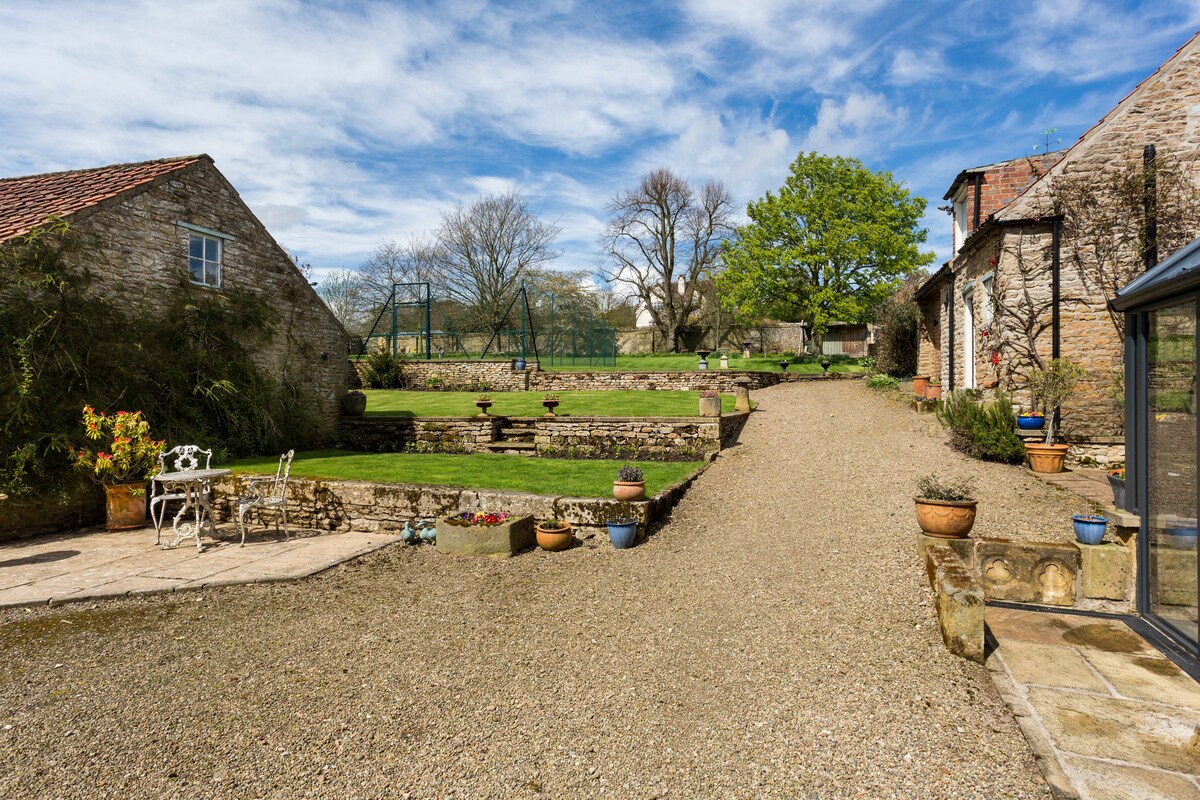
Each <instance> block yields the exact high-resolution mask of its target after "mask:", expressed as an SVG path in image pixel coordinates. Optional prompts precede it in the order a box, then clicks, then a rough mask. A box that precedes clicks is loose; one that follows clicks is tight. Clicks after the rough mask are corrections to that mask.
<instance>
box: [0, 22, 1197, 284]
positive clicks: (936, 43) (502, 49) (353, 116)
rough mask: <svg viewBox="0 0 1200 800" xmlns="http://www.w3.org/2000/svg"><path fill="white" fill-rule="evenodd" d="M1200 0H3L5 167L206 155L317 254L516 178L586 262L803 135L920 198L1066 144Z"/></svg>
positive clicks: (1124, 88) (942, 231)
mask: <svg viewBox="0 0 1200 800" xmlns="http://www.w3.org/2000/svg"><path fill="white" fill-rule="evenodd" d="M1197 28H1200V2H1175V1H1173V0H1162V1H1161V2H1155V3H1146V4H1144V5H1142V4H1135V3H1118V2H1089V0H1052V1H1050V2H1043V1H1042V0H1032V1H1031V2H1015V3H1003V4H1002V3H995V2H990V1H989V2H974V1H973V0H964V1H960V2H949V3H937V2H922V3H913V2H887V1H886V0H865V1H862V2H859V1H856V0H849V1H847V2H834V0H808V2H785V0H759V1H758V2H756V1H755V0H740V2H734V1H733V0H682V1H681V2H675V3H668V2H653V0H644V1H643V2H634V3H626V2H605V3H595V2H593V3H584V2H569V1H568V0H560V1H558V2H556V1H554V0H547V2H530V3H486V2H437V3H422V2H377V3H353V2H307V3H305V2H295V1H292V0H223V1H218V2H203V0H197V2H194V3H188V4H180V3H176V2H130V1H126V2H103V0H87V1H86V2H76V1H75V0H56V2H54V3H49V2H45V3H43V2H32V1H31V2H23V1H22V0H0V175H23V174H30V173H35V172H46V171H53V170H60V169H74V168H81V167H89V166H98V165H101V164H109V163H116V162H122V161H138V160H144V159H150V158H160V157H165V156H173V155H182V154H187V153H197V152H207V153H209V154H210V155H212V156H213V157H214V158H215V159H216V163H217V166H218V167H219V168H220V169H221V171H222V172H223V173H224V174H225V175H226V176H227V177H228V178H229V179H230V180H231V181H232V182H233V184H234V185H235V186H236V187H237V188H238V190H239V191H240V192H241V194H242V197H243V198H244V199H245V200H246V201H247V203H249V205H250V207H251V208H252V209H254V211H255V212H256V213H257V214H258V215H259V217H260V218H261V219H262V220H263V221H264V222H265V223H266V225H267V227H268V228H269V229H270V230H271V232H272V233H273V234H274V235H275V237H276V238H277V239H278V240H279V241H280V243H281V244H283V245H284V246H285V247H287V248H288V249H289V250H290V251H292V252H294V253H297V254H299V255H300V256H301V258H302V259H304V260H306V261H309V262H311V263H312V264H313V265H314V266H316V267H317V268H318V276H319V274H320V273H321V272H322V271H323V270H325V269H329V268H334V267H341V266H349V267H352V266H354V265H356V264H358V263H359V262H361V261H362V260H363V259H364V258H365V257H366V256H367V255H368V254H369V252H370V251H371V250H372V249H373V248H374V247H375V246H376V245H377V244H378V243H380V242H381V241H384V240H386V239H396V240H398V241H403V240H404V239H405V238H407V237H410V236H420V235H422V234H424V233H427V232H428V231H430V230H431V229H432V228H434V227H435V226H436V225H437V222H438V217H439V213H440V212H441V211H442V210H443V209H446V208H449V207H452V206H453V205H454V204H455V203H457V202H464V201H469V200H470V199H471V198H473V197H475V196H476V195H478V194H480V193H484V192H494V191H503V190H506V189H510V188H513V189H517V190H519V191H521V192H524V193H525V194H526V195H527V196H528V197H529V198H530V201H531V204H532V205H533V207H534V208H535V209H536V210H537V211H538V213H540V214H541V215H542V216H544V217H545V218H547V219H550V220H554V221H556V222H557V223H558V224H559V225H560V226H561V228H562V231H563V232H562V235H561V237H560V241H559V247H560V248H561V249H562V250H563V253H564V254H563V257H562V258H560V259H559V260H558V261H557V262H556V264H557V266H559V267H561V268H571V269H588V270H591V269H594V268H595V266H596V264H597V257H598V256H597V252H596V239H597V237H598V235H599V234H600V232H601V230H602V229H603V226H604V222H605V210H604V207H605V203H606V201H607V200H608V199H609V198H611V197H612V196H613V195H614V194H616V193H617V192H618V191H620V190H621V189H623V188H627V187H629V186H631V185H633V184H634V183H635V182H636V181H637V179H638V178H639V176H640V175H642V174H644V173H645V172H647V171H649V170H650V169H652V168H655V167H658V166H668V167H671V168H672V169H674V170H676V171H677V172H679V173H681V174H683V175H686V176H688V177H691V178H693V179H697V180H700V179H705V178H720V179H722V180H724V181H725V182H726V183H727V184H728V185H729V187H730V189H731V190H732V192H733V194H734V197H735V199H736V201H737V203H738V205H739V207H740V208H742V209H744V207H745V203H746V202H747V201H749V200H752V199H755V198H757V197H759V196H761V194H762V193H763V192H764V191H766V190H767V189H773V188H776V187H778V186H779V185H780V183H781V182H782V180H783V178H784V176H785V174H786V172H787V168H788V165H789V164H790V162H791V161H792V159H793V158H795V156H796V154H797V153H799V152H801V151H805V150H818V151H823V152H827V153H835V154H842V155H850V156H855V157H857V158H860V159H862V160H863V161H864V162H865V163H866V164H867V165H868V166H870V167H872V168H873V169H886V170H890V171H891V172H893V173H894V174H895V176H896V177H897V178H898V179H900V180H902V181H904V182H905V183H906V184H907V185H908V186H909V188H910V189H912V190H913V191H914V192H915V193H917V194H921V195H923V196H925V197H926V198H927V199H928V200H929V210H928V214H927V218H926V224H927V226H928V227H929V228H930V237H929V243H930V247H931V248H932V249H933V250H935V251H936V253H937V255H938V259H939V261H940V260H942V259H944V258H945V257H946V256H947V255H949V249H950V236H949V223H948V218H947V217H946V216H945V215H944V214H941V213H939V212H938V211H937V206H939V205H941V204H942V200H941V197H942V194H943V193H944V192H945V190H946V188H947V187H948V186H949V184H950V182H951V180H953V178H954V176H955V174H957V173H958V172H959V170H961V169H963V168H965V167H969V166H975V165H978V164H984V163H989V162H992V161H1000V160H1004V159H1008V158H1014V157H1018V156H1022V155H1028V154H1030V153H1032V152H1034V150H1033V148H1034V146H1035V145H1037V144H1039V143H1040V142H1041V135H1040V134H1041V131H1043V130H1045V129H1047V128H1057V129H1058V132H1057V133H1055V134H1054V135H1053V137H1052V138H1054V139H1057V138H1060V137H1061V139H1062V144H1061V145H1057V146H1058V147H1065V146H1067V145H1069V144H1071V143H1072V142H1074V141H1075V139H1077V138H1078V136H1079V135H1080V134H1081V133H1083V131H1084V130H1086V129H1087V128H1088V127H1089V126H1091V125H1092V124H1093V123H1095V122H1096V121H1097V120H1098V119H1099V118H1100V117H1101V116H1102V115H1103V114H1104V113H1105V112H1107V111H1108V110H1109V109H1110V108H1112V106H1113V105H1115V104H1116V103H1117V102H1118V101H1119V100H1120V99H1121V97H1123V96H1124V95H1125V93H1126V92H1128V91H1129V90H1130V89H1132V88H1133V86H1134V85H1136V84H1137V82H1138V81H1140V80H1141V79H1142V78H1144V77H1145V76H1146V75H1148V74H1150V72H1152V71H1153V70H1154V69H1155V68H1157V67H1158V65H1159V64H1161V63H1162V62H1163V61H1164V60H1166V59H1167V58H1168V57H1170V55H1171V54H1172V53H1173V52H1174V51H1175V49H1176V48H1178V47H1179V46H1180V45H1182V44H1183V43H1184V42H1185V41H1186V40H1187V39H1188V38H1189V37H1190V36H1191V35H1192V34H1193V33H1194V32H1195V31H1196V30H1197Z"/></svg>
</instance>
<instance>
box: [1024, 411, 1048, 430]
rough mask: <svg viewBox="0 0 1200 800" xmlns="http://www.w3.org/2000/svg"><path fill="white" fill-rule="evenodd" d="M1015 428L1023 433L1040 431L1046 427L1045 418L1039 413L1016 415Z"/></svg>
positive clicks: (1031, 412)
mask: <svg viewBox="0 0 1200 800" xmlns="http://www.w3.org/2000/svg"><path fill="white" fill-rule="evenodd" d="M1017 427H1018V428H1020V429H1021V430H1023V431H1040V430H1041V429H1042V428H1044V427H1046V417H1045V416H1044V415H1043V414H1042V413H1041V412H1040V411H1030V412H1029V413H1028V414H1017Z"/></svg>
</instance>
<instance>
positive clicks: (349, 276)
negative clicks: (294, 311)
mask: <svg viewBox="0 0 1200 800" xmlns="http://www.w3.org/2000/svg"><path fill="white" fill-rule="evenodd" d="M363 288H364V287H363V282H362V279H361V277H360V273H358V272H354V271H353V270H348V269H335V270H333V271H331V272H330V273H329V274H327V275H326V276H325V280H323V281H321V283H320V284H319V285H318V286H317V294H319V295H320V296H321V299H322V300H324V301H325V305H327V306H329V310H330V311H332V312H333V315H334V316H335V317H337V318H338V321H339V322H341V323H342V327H343V328H345V329H346V330H347V332H349V333H350V334H352V335H362V334H364V333H366V331H365V330H363V327H364V320H365V317H366V314H367V307H366V304H365V301H364V297H363Z"/></svg>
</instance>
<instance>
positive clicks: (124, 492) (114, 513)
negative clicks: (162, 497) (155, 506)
mask: <svg viewBox="0 0 1200 800" xmlns="http://www.w3.org/2000/svg"><path fill="white" fill-rule="evenodd" d="M104 495H105V498H104V499H105V504H104V505H105V511H106V524H105V526H104V529H105V530H109V531H128V530H133V529H134V528H141V527H143V526H145V524H146V484H145V482H140V483H117V484H105V485H104Z"/></svg>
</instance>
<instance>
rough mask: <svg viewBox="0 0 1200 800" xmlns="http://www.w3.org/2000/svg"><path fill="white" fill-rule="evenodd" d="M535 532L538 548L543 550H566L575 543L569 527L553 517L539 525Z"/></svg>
mask: <svg viewBox="0 0 1200 800" xmlns="http://www.w3.org/2000/svg"><path fill="white" fill-rule="evenodd" d="M536 532H537V543H538V547H540V548H542V549H543V550H566V549H567V548H568V547H570V546H571V544H572V543H573V542H574V541H575V536H574V533H573V532H572V531H571V526H570V525H568V524H567V523H566V522H565V521H563V520H561V519H555V518H554V517H551V518H550V519H548V520H546V521H545V522H542V523H539V524H538V526H537V529H536Z"/></svg>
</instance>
